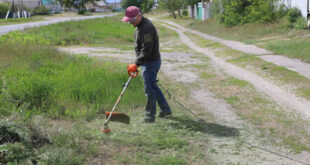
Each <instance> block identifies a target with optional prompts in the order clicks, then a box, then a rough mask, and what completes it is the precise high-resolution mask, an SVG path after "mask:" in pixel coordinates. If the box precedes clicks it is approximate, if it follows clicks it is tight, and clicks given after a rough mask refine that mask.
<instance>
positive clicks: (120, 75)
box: [0, 43, 145, 118]
mask: <svg viewBox="0 0 310 165" xmlns="http://www.w3.org/2000/svg"><path fill="white" fill-rule="evenodd" d="M8 48H11V49H8ZM16 50H19V53H16V52H15V51H16ZM23 50H24V51H23ZM22 52H24V53H22ZM0 55H1V57H0V58H1V62H0V68H1V72H0V74H1V77H2V79H1V81H0V88H1V89H2V90H1V91H2V93H0V97H1V98H2V99H12V100H19V101H20V102H21V103H23V104H27V105H28V108H27V109H28V110H35V112H36V113H47V114H51V115H52V116H54V117H62V116H70V117H73V118H75V117H78V116H80V117H82V116H84V117H85V116H89V115H90V114H93V116H94V115H95V114H96V112H103V111H108V110H110V109H111V108H112V106H113V104H114V103H115V101H116V99H117V97H118V95H119V94H120V92H121V90H122V87H123V86H122V84H123V83H124V82H126V81H127V79H128V75H127V73H126V64H121V63H110V62H105V61H100V60H95V59H91V58H88V57H85V56H78V57H74V56H71V55H65V54H63V53H61V52H58V51H57V50H55V48H52V47H45V46H29V45H18V44H17V45H16V43H15V44H14V45H12V44H1V46H0ZM4 81H5V84H6V85H5V86H4ZM142 86H143V85H142V79H141V77H137V78H135V79H134V80H133V83H131V84H130V87H129V88H128V91H127V93H126V95H125V96H124V98H123V99H122V102H123V104H120V108H124V109H126V108H128V107H132V106H142V105H143V103H144V101H145V98H144V97H145V96H144V95H143V89H142ZM1 105H2V104H1ZM1 105H0V107H1Z"/></svg>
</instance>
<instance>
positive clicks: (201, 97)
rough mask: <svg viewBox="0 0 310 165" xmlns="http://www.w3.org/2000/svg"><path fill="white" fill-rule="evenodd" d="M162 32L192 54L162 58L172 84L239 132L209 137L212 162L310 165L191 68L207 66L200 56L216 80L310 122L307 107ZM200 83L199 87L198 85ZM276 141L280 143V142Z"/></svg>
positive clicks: (91, 51)
mask: <svg viewBox="0 0 310 165" xmlns="http://www.w3.org/2000/svg"><path fill="white" fill-rule="evenodd" d="M164 26H166V27H167V28H169V29H172V30H174V31H176V32H177V33H178V34H179V37H180V38H179V40H178V41H176V42H180V41H181V42H183V43H184V44H186V45H187V46H189V48H191V49H192V50H191V52H194V53H179V52H170V53H167V52H162V53H161V54H162V59H163V60H162V61H163V63H162V69H161V72H162V74H164V75H165V76H167V77H169V78H171V79H173V81H176V82H179V83H182V84H185V86H188V87H189V88H188V89H189V91H190V96H191V98H192V99H194V100H195V102H197V105H199V106H200V107H203V111H206V112H208V113H211V114H212V115H213V116H214V119H215V123H216V124H219V125H224V126H229V127H230V128H234V129H236V130H238V132H237V133H236V135H233V136H230V135H227V136H217V135H216V134H212V133H210V134H209V135H208V142H207V143H208V144H207V145H208V148H209V149H208V150H207V151H205V152H206V154H208V155H210V156H211V157H212V159H213V161H214V162H215V164H221V165H222V164H266V165H269V164H276V165H278V164H279V165H280V164H281V165H282V164H285V165H299V164H300V165H304V164H307V162H310V154H309V153H308V152H301V153H300V154H294V153H292V152H291V150H290V149H288V148H286V147H283V146H276V145H274V144H273V143H272V142H270V139H268V138H267V137H264V136H262V135H261V132H260V130H258V129H257V128H255V127H254V126H253V125H252V124H251V123H249V122H248V121H245V120H243V119H242V118H241V117H240V116H238V115H237V112H238V110H237V109H235V108H233V107H232V106H231V105H230V104H228V103H227V102H226V101H225V100H224V99H221V98H219V97H217V96H215V94H214V93H212V92H211V91H210V90H208V89H207V88H205V87H204V86H203V81H204V80H202V78H201V77H200V76H199V75H198V73H197V72H194V71H193V68H192V67H190V66H192V65H204V62H203V61H202V60H200V59H198V58H196V57H197V56H198V55H197V53H200V54H202V55H203V56H207V57H209V58H210V59H211V60H210V64H208V65H210V67H213V68H214V69H215V70H217V72H218V73H216V74H218V75H219V76H227V75H228V76H234V77H236V78H238V79H241V80H245V81H247V82H250V83H251V84H253V86H254V87H255V88H256V90H258V91H260V92H262V93H265V94H266V95H267V96H268V97H270V98H271V99H273V100H275V101H276V102H277V103H278V104H279V106H282V107H285V108H284V109H286V110H290V111H297V112H299V113H301V114H303V116H307V117H310V111H307V109H308V108H309V107H310V103H309V102H308V101H306V100H303V99H301V98H298V97H296V96H294V95H292V94H290V93H288V92H287V91H285V90H283V89H281V88H280V87H278V86H276V85H274V84H272V83H270V82H268V81H266V80H265V79H263V78H261V77H259V76H257V75H255V74H253V73H251V72H249V71H247V70H244V69H242V68H239V67H237V66H235V65H232V64H229V63H226V62H225V61H224V60H223V59H220V58H218V57H216V56H215V55H214V53H215V52H214V51H213V50H209V49H206V48H201V47H199V46H197V45H195V44H194V43H193V42H192V41H191V40H190V39H189V38H188V37H187V36H186V35H185V34H184V32H185V31H186V30H184V29H181V28H180V29H179V28H176V27H175V26H173V27H172V26H168V25H167V24H165V25H164ZM61 50H63V51H69V52H71V53H75V54H88V55H89V56H97V57H104V58H105V59H106V60H117V61H122V62H126V63H130V61H131V62H133V61H134V59H135V55H134V52H133V51H132V52H131V51H120V50H117V49H107V48H98V47H96V48H92V47H71V48H61ZM115 52H119V53H115ZM195 52H197V53H195ZM197 82H199V83H198V84H201V85H194V84H195V83H197ZM201 82H202V83H201ZM274 138H275V139H277V137H274Z"/></svg>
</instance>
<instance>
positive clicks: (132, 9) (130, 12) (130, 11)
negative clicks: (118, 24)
mask: <svg viewBox="0 0 310 165" xmlns="http://www.w3.org/2000/svg"><path fill="white" fill-rule="evenodd" d="M139 13H140V9H139V8H137V7H136V6H129V7H128V8H127V9H126V12H125V17H124V18H123V20H122V21H123V22H129V21H130V20H131V19H132V18H134V17H135V16H137V15H138V14H139Z"/></svg>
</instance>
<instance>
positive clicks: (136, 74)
mask: <svg viewBox="0 0 310 165" xmlns="http://www.w3.org/2000/svg"><path fill="white" fill-rule="evenodd" d="M138 74H139V70H136V71H135V72H128V75H129V76H131V77H137V76H138Z"/></svg>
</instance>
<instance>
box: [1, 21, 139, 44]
mask: <svg viewBox="0 0 310 165" xmlns="http://www.w3.org/2000/svg"><path fill="white" fill-rule="evenodd" d="M133 31H134V28H133V27H131V25H129V24H125V23H123V22H121V17H120V16H116V17H113V18H98V19H90V20H83V21H70V22H63V23H58V24H53V25H49V26H43V27H37V28H31V29H27V30H25V31H16V32H12V33H9V34H6V35H4V36H2V37H1V41H5V40H13V41H15V42H18V43H25V44H26V43H27V44H40V45H55V46H70V45H85V44H91V45H100V46H106V47H117V48H131V49H132V47H133Z"/></svg>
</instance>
